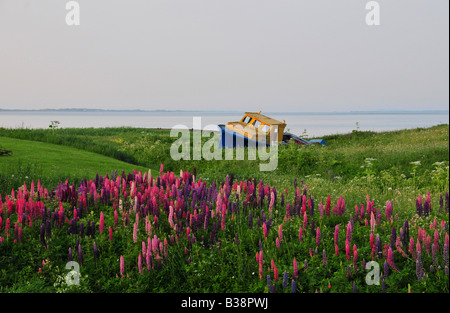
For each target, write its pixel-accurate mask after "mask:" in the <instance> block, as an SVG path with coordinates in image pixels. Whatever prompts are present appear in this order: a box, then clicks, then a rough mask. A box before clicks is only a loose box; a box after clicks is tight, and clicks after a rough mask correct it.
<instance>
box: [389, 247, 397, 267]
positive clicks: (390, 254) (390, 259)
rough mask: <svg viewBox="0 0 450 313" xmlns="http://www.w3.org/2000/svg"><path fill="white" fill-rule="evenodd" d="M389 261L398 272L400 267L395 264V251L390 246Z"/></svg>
mask: <svg viewBox="0 0 450 313" xmlns="http://www.w3.org/2000/svg"><path fill="white" fill-rule="evenodd" d="M387 262H388V264H389V266H390V267H392V269H393V270H394V271H396V272H398V267H397V266H396V265H395V262H394V251H392V248H391V247H389V248H388V257H387Z"/></svg>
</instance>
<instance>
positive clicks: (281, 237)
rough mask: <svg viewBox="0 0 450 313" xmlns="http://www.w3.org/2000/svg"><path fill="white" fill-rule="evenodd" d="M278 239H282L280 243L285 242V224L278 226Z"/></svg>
mask: <svg viewBox="0 0 450 313" xmlns="http://www.w3.org/2000/svg"><path fill="white" fill-rule="evenodd" d="M278 238H280V241H283V224H280V225H279V226H278Z"/></svg>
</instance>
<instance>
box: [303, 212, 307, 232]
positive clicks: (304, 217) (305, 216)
mask: <svg viewBox="0 0 450 313" xmlns="http://www.w3.org/2000/svg"><path fill="white" fill-rule="evenodd" d="M306 225H308V216H307V215H306V212H305V213H304V214H303V228H306Z"/></svg>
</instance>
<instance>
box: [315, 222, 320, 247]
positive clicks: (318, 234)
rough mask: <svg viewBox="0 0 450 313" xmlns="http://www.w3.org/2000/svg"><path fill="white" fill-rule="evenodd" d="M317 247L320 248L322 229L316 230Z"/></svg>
mask: <svg viewBox="0 0 450 313" xmlns="http://www.w3.org/2000/svg"><path fill="white" fill-rule="evenodd" d="M316 246H320V228H319V227H317V229H316Z"/></svg>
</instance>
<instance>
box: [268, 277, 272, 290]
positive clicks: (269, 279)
mask: <svg viewBox="0 0 450 313" xmlns="http://www.w3.org/2000/svg"><path fill="white" fill-rule="evenodd" d="M271 286H272V285H271V278H270V275H267V288H268V289H269V292H270V289H271Z"/></svg>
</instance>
